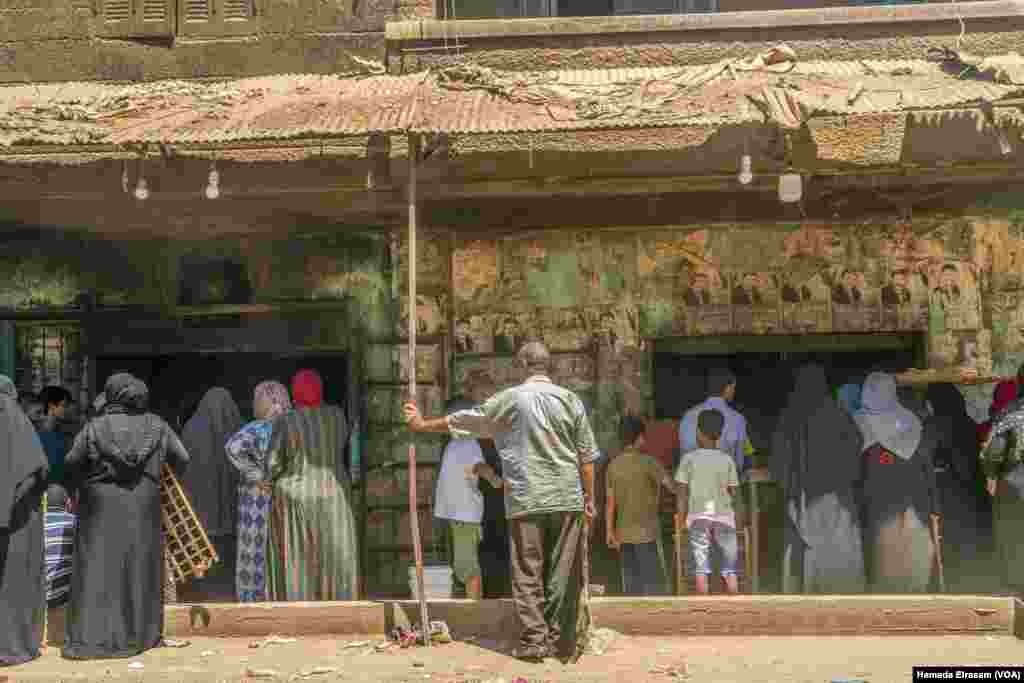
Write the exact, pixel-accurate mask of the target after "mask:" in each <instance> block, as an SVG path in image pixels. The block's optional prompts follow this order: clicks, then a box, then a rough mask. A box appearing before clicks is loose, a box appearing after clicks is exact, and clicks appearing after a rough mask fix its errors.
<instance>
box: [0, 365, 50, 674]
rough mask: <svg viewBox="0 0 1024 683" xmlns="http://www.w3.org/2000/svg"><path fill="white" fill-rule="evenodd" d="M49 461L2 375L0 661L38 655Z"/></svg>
mask: <svg viewBox="0 0 1024 683" xmlns="http://www.w3.org/2000/svg"><path fill="white" fill-rule="evenodd" d="M48 475H49V467H48V464H47V460H46V453H45V452H44V451H43V446H42V444H41V443H40V442H39V436H38V435H37V434H36V430H35V428H34V427H33V426H32V423H31V422H30V421H29V419H28V418H27V417H26V416H25V413H24V412H22V409H21V406H20V405H19V404H18V390H17V389H16V388H15V386H14V382H12V381H11V380H10V378H8V377H7V376H5V375H0V666H11V665H14V664H24V663H25V662H28V661H31V660H33V659H35V658H36V657H38V656H39V646H40V636H41V635H42V632H43V615H44V614H45V599H46V595H45V592H44V587H45V574H44V570H45V563H44V561H43V493H44V492H45V491H46V481H47V476H48Z"/></svg>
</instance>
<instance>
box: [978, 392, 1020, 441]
mask: <svg viewBox="0 0 1024 683" xmlns="http://www.w3.org/2000/svg"><path fill="white" fill-rule="evenodd" d="M1017 390H1018V388H1017V383H1016V382H1000V383H999V384H997V385H996V390H995V392H994V393H993V394H992V407H991V408H989V410H988V416H989V421H988V422H982V423H981V424H980V425H978V439H979V440H980V441H981V443H985V441H986V440H987V439H988V434H989V432H990V431H992V420H993V419H994V418H995V416H996V415H998V414H999V413H1001V412H1002V411H1003V410H1005V409H1006V407H1007V406H1009V405H1010V404H1011V403H1013V402H1014V401H1016V400H1017Z"/></svg>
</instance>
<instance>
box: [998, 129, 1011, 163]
mask: <svg viewBox="0 0 1024 683" xmlns="http://www.w3.org/2000/svg"><path fill="white" fill-rule="evenodd" d="M996 139H997V140H999V151H1000V152H1002V154H1003V156H1004V157H1008V156H1010V155H1011V154H1013V146H1012V145H1011V144H1010V138H1009V137H1008V136H1007V135H1006V130H1005V129H1003V128H997V129H996Z"/></svg>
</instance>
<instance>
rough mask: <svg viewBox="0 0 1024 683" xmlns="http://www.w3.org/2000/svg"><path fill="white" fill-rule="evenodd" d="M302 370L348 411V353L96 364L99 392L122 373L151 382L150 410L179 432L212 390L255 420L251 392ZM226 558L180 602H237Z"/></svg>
mask: <svg viewBox="0 0 1024 683" xmlns="http://www.w3.org/2000/svg"><path fill="white" fill-rule="evenodd" d="M302 368H310V369H313V370H316V371H317V372H319V373H320V376H321V377H322V378H323V384H324V401H325V402H327V403H332V404H334V405H337V406H340V407H342V408H343V409H344V407H345V403H346V397H347V394H348V382H349V374H348V358H347V356H346V355H345V354H344V353H334V354H310V355H289V354H280V353H175V354H167V355H159V356H100V357H98V358H96V386H97V391H100V390H102V387H103V386H104V385H105V384H106V381H107V379H108V378H109V377H110V376H111V375H113V374H116V373H119V372H130V373H131V374H133V375H135V376H136V377H138V378H139V379H141V380H143V381H144V382H146V384H147V385H148V386H149V392H150V410H152V411H153V412H154V413H156V414H158V415H160V416H161V417H162V418H164V420H166V421H167V423H168V424H170V425H171V426H172V427H173V428H174V430H175V431H177V432H178V433H180V432H181V429H182V427H183V426H184V424H185V422H186V421H187V420H188V419H189V417H191V415H192V413H193V412H194V411H195V409H196V407H197V406H198V404H199V401H200V400H201V399H202V397H203V395H204V394H205V393H206V392H207V391H208V390H209V389H211V388H213V387H218V386H219V387H223V388H225V389H227V390H228V391H229V392H231V396H232V397H233V398H234V399H235V402H236V403H237V404H238V410H239V412H240V413H241V414H242V421H243V422H247V421H249V420H251V419H252V392H253V390H254V389H255V388H256V385H257V384H259V383H260V382H263V381H266V380H277V381H278V382H281V383H282V384H284V385H285V386H289V384H290V381H291V378H292V376H293V375H294V374H295V373H296V372H297V371H298V370H300V369H302ZM218 552H219V553H220V554H221V555H222V557H221V558H220V559H221V561H220V563H218V564H217V565H216V566H215V567H214V568H213V569H212V570H211V571H210V573H209V574H207V576H206V577H204V578H203V579H200V580H193V581H191V582H189V584H187V585H186V586H183V587H181V588H180V593H179V598H180V599H181V600H183V601H186V602H225V601H226V602H234V601H235V588H234V577H235V549H234V547H233V544H232V543H230V542H228V547H225V548H223V549H218Z"/></svg>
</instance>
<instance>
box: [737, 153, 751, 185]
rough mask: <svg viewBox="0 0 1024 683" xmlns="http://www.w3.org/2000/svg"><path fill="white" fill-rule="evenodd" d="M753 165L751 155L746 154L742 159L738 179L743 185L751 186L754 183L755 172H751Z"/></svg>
mask: <svg viewBox="0 0 1024 683" xmlns="http://www.w3.org/2000/svg"><path fill="white" fill-rule="evenodd" d="M751 165H752V164H751V161H750V155H749V154H744V155H743V156H742V157H740V174H739V176H737V178H738V179H739V181H740V183H741V184H743V185H749V184H750V183H752V182H753V181H754V172H753V171H752V170H751Z"/></svg>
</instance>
